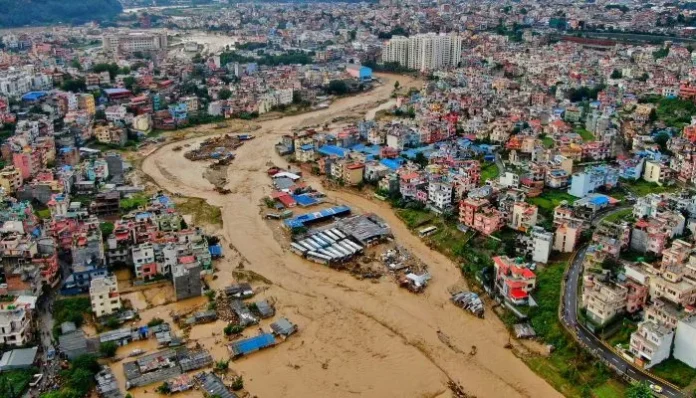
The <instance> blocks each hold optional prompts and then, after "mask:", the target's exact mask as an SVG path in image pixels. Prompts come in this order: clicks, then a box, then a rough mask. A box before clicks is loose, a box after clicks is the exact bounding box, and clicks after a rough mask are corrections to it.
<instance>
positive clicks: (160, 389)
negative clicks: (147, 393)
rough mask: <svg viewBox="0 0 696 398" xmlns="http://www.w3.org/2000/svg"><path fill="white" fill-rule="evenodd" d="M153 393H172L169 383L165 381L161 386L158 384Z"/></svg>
mask: <svg viewBox="0 0 696 398" xmlns="http://www.w3.org/2000/svg"><path fill="white" fill-rule="evenodd" d="M155 391H157V392H158V393H160V394H164V395H169V394H170V393H171V392H172V389H171V387H169V383H167V382H166V381H165V382H163V383H162V384H160V385H159V386H158V387H157V389H156V390H155Z"/></svg>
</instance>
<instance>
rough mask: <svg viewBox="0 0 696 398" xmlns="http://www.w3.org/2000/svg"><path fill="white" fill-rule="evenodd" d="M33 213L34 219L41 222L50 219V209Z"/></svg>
mask: <svg viewBox="0 0 696 398" xmlns="http://www.w3.org/2000/svg"><path fill="white" fill-rule="evenodd" d="M34 213H36V217H39V218H40V219H42V220H48V219H49V218H51V210H50V209H42V210H36V211H34Z"/></svg>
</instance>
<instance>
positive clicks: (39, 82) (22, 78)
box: [0, 65, 53, 97]
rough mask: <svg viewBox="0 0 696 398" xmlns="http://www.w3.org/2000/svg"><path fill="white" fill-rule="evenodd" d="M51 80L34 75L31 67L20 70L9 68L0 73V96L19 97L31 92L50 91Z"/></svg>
mask: <svg viewBox="0 0 696 398" xmlns="http://www.w3.org/2000/svg"><path fill="white" fill-rule="evenodd" d="M52 86H53V80H52V79H51V77H50V76H48V75H44V74H43V73H35V72H34V68H33V67H32V66H31V65H28V66H27V67H24V68H22V69H15V68H10V69H9V70H8V71H6V72H0V95H5V96H8V97H20V96H22V95H24V94H26V93H28V92H30V91H32V90H34V91H38V90H50V89H51V87H52Z"/></svg>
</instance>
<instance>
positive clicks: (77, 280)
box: [60, 265, 109, 296]
mask: <svg viewBox="0 0 696 398" xmlns="http://www.w3.org/2000/svg"><path fill="white" fill-rule="evenodd" d="M108 273H109V271H108V270H107V269H106V267H95V266H93V265H85V266H75V267H73V273H72V274H71V275H70V276H68V277H67V278H65V280H64V281H63V286H61V288H60V294H63V295H66V296H71V295H75V294H82V293H87V292H89V286H90V284H91V283H92V279H94V278H98V277H102V276H107V275H108Z"/></svg>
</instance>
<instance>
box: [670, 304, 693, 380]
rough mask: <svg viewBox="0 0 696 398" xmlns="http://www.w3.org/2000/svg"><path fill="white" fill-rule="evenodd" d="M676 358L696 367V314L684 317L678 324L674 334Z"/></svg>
mask: <svg viewBox="0 0 696 398" xmlns="http://www.w3.org/2000/svg"><path fill="white" fill-rule="evenodd" d="M674 358H676V359H678V360H680V361H682V362H684V363H685V364H687V365H689V366H691V367H692V368H696V316H694V315H692V316H690V317H688V318H684V319H682V320H680V321H679V323H678V324H677V332H676V334H675V335H674Z"/></svg>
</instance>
